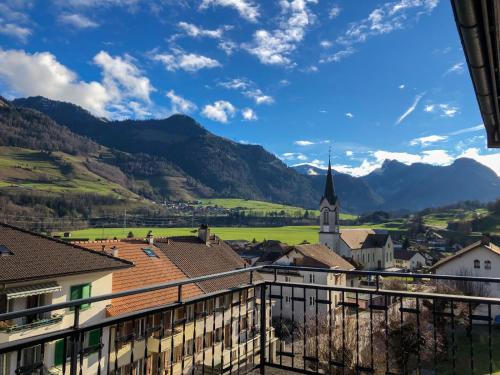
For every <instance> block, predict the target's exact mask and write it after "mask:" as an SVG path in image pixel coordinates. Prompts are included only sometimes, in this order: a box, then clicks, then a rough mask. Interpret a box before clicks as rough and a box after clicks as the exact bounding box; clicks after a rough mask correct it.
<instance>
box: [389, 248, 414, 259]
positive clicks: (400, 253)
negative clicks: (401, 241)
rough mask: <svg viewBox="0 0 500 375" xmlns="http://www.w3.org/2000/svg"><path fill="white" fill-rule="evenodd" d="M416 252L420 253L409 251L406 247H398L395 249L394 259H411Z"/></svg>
mask: <svg viewBox="0 0 500 375" xmlns="http://www.w3.org/2000/svg"><path fill="white" fill-rule="evenodd" d="M416 254H419V253H418V252H416V251H408V250H405V249H396V250H394V259H402V260H410V259H411V258H413V256H415V255H416Z"/></svg>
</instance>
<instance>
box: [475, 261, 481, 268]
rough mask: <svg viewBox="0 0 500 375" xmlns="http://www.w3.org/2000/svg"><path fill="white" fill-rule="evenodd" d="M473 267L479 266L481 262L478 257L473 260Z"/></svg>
mask: <svg viewBox="0 0 500 375" xmlns="http://www.w3.org/2000/svg"><path fill="white" fill-rule="evenodd" d="M474 268H481V262H480V261H479V259H475V260H474Z"/></svg>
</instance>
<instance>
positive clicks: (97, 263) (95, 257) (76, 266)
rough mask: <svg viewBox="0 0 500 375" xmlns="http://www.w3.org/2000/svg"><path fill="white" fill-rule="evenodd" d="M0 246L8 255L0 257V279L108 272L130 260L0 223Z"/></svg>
mask: <svg viewBox="0 0 500 375" xmlns="http://www.w3.org/2000/svg"><path fill="white" fill-rule="evenodd" d="M0 245H2V246H4V247H6V248H8V249H9V250H10V252H11V254H10V255H9V254H8V255H3V256H0V282H3V283H12V282H18V281H27V280H37V279H48V278H53V277H58V276H68V275H74V274H82V273H91V272H100V271H112V270H116V269H121V268H127V267H132V266H133V263H132V262H129V261H126V260H123V259H120V258H115V257H113V256H111V255H109V254H107V253H104V252H101V251H93V250H89V249H86V248H83V247H81V246H78V245H74V244H70V243H66V242H63V241H59V240H56V239H54V238H50V237H46V236H43V235H40V234H36V233H32V232H29V231H27V230H24V229H21V228H17V227H14V226H11V225H8V224H4V223H0Z"/></svg>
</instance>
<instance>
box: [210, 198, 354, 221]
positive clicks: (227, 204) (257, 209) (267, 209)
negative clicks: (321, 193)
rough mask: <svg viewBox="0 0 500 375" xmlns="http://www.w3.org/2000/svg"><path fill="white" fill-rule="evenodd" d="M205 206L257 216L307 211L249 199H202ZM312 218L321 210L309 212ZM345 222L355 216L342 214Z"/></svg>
mask: <svg viewBox="0 0 500 375" xmlns="http://www.w3.org/2000/svg"><path fill="white" fill-rule="evenodd" d="M200 202H202V205H204V206H218V207H224V208H227V209H238V210H240V211H245V213H253V214H256V215H266V214H269V213H271V212H278V213H279V212H285V213H286V214H287V215H290V216H303V215H304V213H305V211H306V210H305V209H304V208H302V207H296V206H288V205H284V204H277V203H271V202H263V201H255V200H249V199H236V198H235V199H232V198H214V199H200ZM308 211H309V214H310V215H311V216H318V215H319V210H308ZM340 218H341V219H343V220H354V219H356V216H355V215H351V214H343V213H341V214H340Z"/></svg>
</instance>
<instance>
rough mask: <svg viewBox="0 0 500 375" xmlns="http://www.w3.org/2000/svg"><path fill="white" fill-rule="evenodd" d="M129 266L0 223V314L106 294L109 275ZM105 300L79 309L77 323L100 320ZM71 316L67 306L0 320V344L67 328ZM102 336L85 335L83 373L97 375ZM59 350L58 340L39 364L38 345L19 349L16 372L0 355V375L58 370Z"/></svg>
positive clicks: (105, 336) (10, 356)
mask: <svg viewBox="0 0 500 375" xmlns="http://www.w3.org/2000/svg"><path fill="white" fill-rule="evenodd" d="M132 266H133V264H132V263H131V262H128V261H125V260H122V259H118V258H115V257H113V256H111V255H109V254H107V253H104V252H97V251H92V250H88V249H84V248H82V247H80V246H76V245H71V244H67V243H63V242H61V241H57V240H54V239H52V238H48V237H44V236H41V235H38V234H34V233H30V232H27V231H25V230H22V229H19V228H15V227H12V226H9V225H5V224H0V313H5V312H14V311H19V310H24V309H29V308H34V307H38V306H44V305H51V304H56V303H63V302H68V301H71V300H75V299H81V298H87V297H91V296H98V295H103V294H108V293H111V292H112V289H111V285H112V272H113V271H116V270H119V269H123V268H129V267H132ZM110 302H111V301H110V300H104V301H100V302H96V303H92V304H89V305H85V306H82V307H81V310H80V318H79V322H80V323H81V324H84V323H92V322H96V321H98V320H102V319H104V318H105V317H106V306H107V305H108V304H109V303H110ZM74 314H75V310H74V309H71V308H69V309H60V310H56V311H51V312H47V313H42V314H37V315H35V316H30V317H22V318H17V319H12V320H9V321H2V322H0V344H1V343H6V342H11V341H17V340H20V339H24V338H27V337H31V336H36V335H41V334H46V333H49V332H52V331H57V330H61V329H65V328H69V327H71V326H72V325H73V323H74ZM102 336H103V337H100V335H99V330H95V331H90V332H88V333H87V334H86V337H85V338H84V348H83V349H84V350H85V351H86V353H87V354H86V356H85V358H84V359H83V361H82V371H83V373H89V374H90V373H97V367H98V366H99V362H98V355H97V351H98V349H99V347H101V348H102V350H103V351H104V350H105V351H106V352H107V350H108V347H107V345H108V341H109V339H108V336H109V331H108V330H107V329H105V330H103V335H102ZM63 348H64V343H63V340H58V341H55V342H52V343H49V344H47V345H46V346H45V348H44V358H43V362H42V361H41V353H42V348H41V346H40V345H38V346H34V347H31V348H27V349H23V350H22V351H21V359H20V364H19V365H20V368H18V366H17V363H16V354H15V353H9V354H4V355H0V375H7V374H15V373H23V374H24V373H30V374H31V373H35V372H36V373H39V372H40V373H46V372H47V371H55V370H58V371H61V365H62V363H63V361H64V354H63ZM68 362H69V361H68ZM68 362H67V370H69V363H68ZM100 366H101V369H104V368H106V358H102V359H101V363H100ZM79 369H80V365H78V370H79ZM16 370H17V372H16ZM68 372H69V371H66V373H68Z"/></svg>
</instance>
